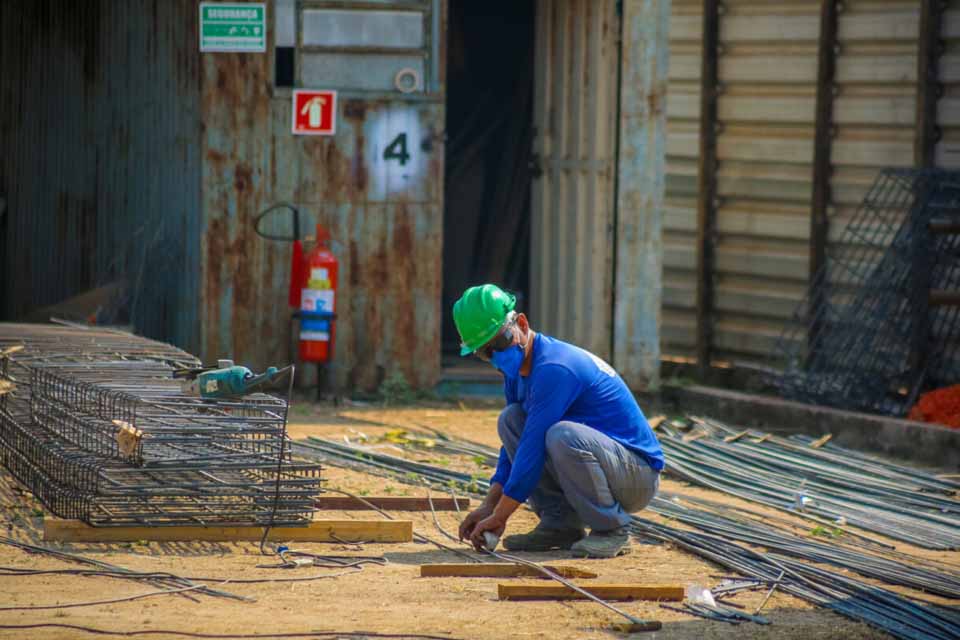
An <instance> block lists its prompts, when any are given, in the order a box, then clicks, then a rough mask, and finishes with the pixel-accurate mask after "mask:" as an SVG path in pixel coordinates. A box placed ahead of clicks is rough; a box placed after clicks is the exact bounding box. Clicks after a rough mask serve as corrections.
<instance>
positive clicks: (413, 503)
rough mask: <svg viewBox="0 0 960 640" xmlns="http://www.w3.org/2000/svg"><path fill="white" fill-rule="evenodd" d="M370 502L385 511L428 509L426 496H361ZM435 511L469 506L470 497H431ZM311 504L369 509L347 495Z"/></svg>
mask: <svg viewBox="0 0 960 640" xmlns="http://www.w3.org/2000/svg"><path fill="white" fill-rule="evenodd" d="M363 499H364V500H366V501H367V502H369V503H370V504H372V505H374V506H376V507H379V508H380V509H385V510H387V511H430V500H427V499H426V498H405V497H401V496H363ZM432 500H433V508H434V510H435V511H456V510H457V507H459V508H460V509H469V508H470V498H457V502H456V504H454V502H453V498H433V499H432ZM313 506H315V507H316V508H317V509H337V510H339V511H369V510H370V506H369V505H367V504H364V503H363V502H361V501H360V500H357V499H356V498H351V497H349V496H320V497H319V498H317V499H316V500H315V501H314V503H313Z"/></svg>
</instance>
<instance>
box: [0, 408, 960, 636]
mask: <svg viewBox="0 0 960 640" xmlns="http://www.w3.org/2000/svg"><path fill="white" fill-rule="evenodd" d="M496 414H497V411H496V409H495V407H494V406H493V405H480V406H478V405H476V404H473V405H471V407H466V406H463V407H460V406H455V405H450V404H436V405H433V406H420V407H417V408H406V409H385V408H383V407H370V406H367V407H361V406H349V407H340V408H339V409H334V408H332V407H323V406H303V405H301V406H300V407H295V410H294V415H293V416H292V421H293V424H292V425H291V433H292V435H293V436H294V437H295V438H303V437H306V436H308V435H322V436H325V437H338V438H342V437H343V436H347V437H349V438H351V439H353V440H356V439H358V438H362V437H363V436H366V438H367V441H368V442H373V443H379V444H377V446H382V447H383V448H384V449H385V450H386V451H387V452H389V453H394V454H398V455H401V454H403V453H402V452H400V451H398V450H395V449H392V448H391V447H392V445H390V443H389V442H384V441H382V437H383V435H384V434H385V433H386V432H387V431H389V430H391V429H396V428H406V429H419V430H424V429H426V428H430V429H437V430H440V431H443V432H445V433H449V434H451V435H456V436H460V437H463V438H467V439H470V440H474V441H477V442H484V443H487V444H490V445H496V444H497V440H496V433H495V418H496ZM361 434H363V435H362V436H361ZM407 455H412V457H419V458H421V459H432V460H434V461H436V460H441V461H442V462H441V463H445V464H448V465H449V466H451V468H459V469H463V470H471V469H472V470H473V471H475V472H478V473H479V472H482V473H483V474H484V475H487V474H488V471H486V470H481V469H480V467H479V465H477V463H476V462H474V461H472V460H469V459H462V458H457V457H456V456H441V455H440V454H437V453H434V452H431V451H425V452H418V453H413V454H409V453H408V454H407ZM326 478H327V481H328V486H330V487H332V488H342V489H345V490H348V491H352V492H356V493H360V494H364V495H424V494H425V492H424V490H423V489H421V488H417V487H412V486H409V485H406V484H402V483H400V482H397V481H392V480H386V479H383V478H377V477H374V476H370V475H367V474H363V473H359V472H356V471H351V470H346V469H338V468H329V469H328V470H327V472H326ZM662 489H663V490H664V491H671V492H680V493H686V494H689V495H697V496H702V497H709V498H710V499H713V500H716V501H721V502H727V503H729V504H732V505H733V504H735V505H739V506H748V507H750V508H753V509H755V510H757V511H759V512H765V513H770V514H773V515H777V516H778V517H784V516H783V514H778V513H777V514H774V512H770V511H766V510H764V509H763V508H760V507H757V506H753V505H749V504H748V503H745V502H742V501H738V500H732V499H729V498H726V497H724V496H722V495H721V494H718V493H715V492H711V491H705V490H700V489H696V488H691V487H687V486H685V485H683V484H681V483H678V482H674V481H669V480H668V481H664V482H663V486H662ZM40 513H41V512H40V510H39V509H38V508H37V505H36V503H35V502H34V501H33V499H32V498H31V497H30V496H29V495H25V494H23V493H22V492H19V491H18V490H17V487H16V486H15V484H14V483H13V482H12V480H11V479H10V478H9V476H7V475H4V474H0V524H3V525H4V526H5V529H6V535H8V536H11V537H14V538H16V539H19V540H23V541H29V542H35V543H38V544H43V542H42V536H41V530H42V516H41V515H40ZM392 515H394V516H396V517H398V518H402V519H411V520H413V522H414V529H415V530H416V531H417V532H419V533H421V534H423V535H425V536H427V537H429V538H431V539H434V540H438V541H443V542H445V543H449V541H448V540H446V539H445V538H443V536H442V534H441V533H440V532H439V531H438V530H437V528H436V526H435V525H434V523H433V521H432V519H431V516H430V514H429V513H426V514H412V513H400V512H396V513H394V514H392ZM320 517H327V518H336V519H339V518H352V519H369V518H378V517H380V516H378V515H376V514H368V513H363V512H332V511H331V512H325V513H323V514H322V515H321V516H320ZM651 517H653V516H651ZM786 517H789V516H786ZM439 518H440V523H441V525H442V526H443V527H444V528H445V529H446V530H447V531H451V532H452V531H455V530H456V527H457V522H458V517H457V515H456V514H455V513H442V514H440V516H439ZM535 521H536V518H535V516H534V515H533V514H532V513H530V512H528V511H526V510H522V511H521V512H518V514H517V515H516V517H514V518H513V519H512V520H511V522H510V531H513V532H517V531H524V530H526V529H528V528H530V527H532V526H533V525H534V524H535ZM797 525H798V531H803V530H809V528H810V525H809V524H806V523H803V522H802V521H798V522H797ZM50 546H56V547H57V548H61V549H64V550H68V551H72V552H79V553H83V554H85V555H87V556H89V557H93V558H97V559H102V560H105V561H108V562H111V563H114V564H118V565H122V566H124V567H128V568H131V569H137V570H144V571H146V570H149V571H169V572H171V573H176V574H179V575H183V576H190V577H197V578H202V579H203V583H204V584H208V585H210V586H218V587H219V588H221V589H224V590H227V591H230V592H233V593H236V594H241V595H244V596H248V597H253V598H256V599H257V600H256V602H253V603H250V602H236V601H230V600H224V599H214V598H210V597H207V596H199V597H198V598H197V601H192V600H190V599H187V598H186V597H184V596H182V595H180V596H172V595H163V596H158V597H153V598H147V599H143V600H136V601H132V602H124V603H116V604H108V605H98V606H90V607H83V608H55V609H45V610H34V611H10V610H4V609H3V608H4V607H25V606H44V605H64V604H67V603H73V602H80V601H89V600H100V599H113V598H122V597H126V596H132V595H136V594H141V593H146V592H149V591H153V590H154V588H153V587H150V586H148V585H143V584H140V583H133V582H127V581H123V580H117V579H110V578H104V577H75V576H29V577H28V576H22V577H10V576H5V577H3V578H2V580H0V624H2V625H29V624H36V623H51V624H69V625H85V626H90V627H96V628H100V629H110V630H122V631H137V630H160V629H162V630H178V631H191V632H203V633H259V634H267V633H292V632H338V633H339V634H342V636H341V637H363V632H378V633H393V634H418V633H419V634H430V635H434V636H437V637H444V638H489V639H491V640H502V639H504V638H528V637H529V638H585V637H596V638H604V637H618V636H619V635H621V634H617V633H614V632H612V631H609V630H608V629H607V628H606V627H607V625H608V624H609V623H610V622H612V621H615V616H614V615H613V614H612V613H610V612H608V611H606V610H605V609H603V608H601V607H600V606H598V605H596V604H593V603H589V602H574V603H560V602H500V601H498V600H497V599H496V584H497V580H496V579H483V578H474V579H458V578H420V577H419V571H418V565H420V564H422V563H427V562H459V561H462V560H461V559H460V558H458V557H457V556H455V555H453V554H451V553H450V552H447V551H442V550H439V549H438V548H436V547H435V546H433V545H430V544H425V543H406V544H394V545H378V544H365V545H363V546H362V548H358V547H354V546H350V545H343V544H295V545H291V546H293V547H294V548H297V549H303V550H305V551H311V552H314V553H323V554H328V555H339V556H351V555H357V554H362V555H380V554H382V555H383V556H384V557H386V558H387V560H388V564H387V565H386V566H382V567H380V566H369V565H368V566H366V567H364V569H363V570H362V571H360V572H356V573H351V574H349V575H339V576H332V577H330V578H326V579H320V580H316V581H309V582H293V583H289V582H286V583H268V584H256V585H248V584H237V583H234V584H230V582H229V580H231V579H234V580H236V579H241V578H290V577H304V576H308V575H324V574H336V573H339V572H337V571H334V570H324V569H313V568H302V569H296V570H290V571H279V570H275V569H266V568H257V567H256V565H258V564H270V563H273V562H274V559H273V558H265V557H262V556H260V555H259V551H258V548H257V546H256V545H254V544H245V543H241V544H208V543H206V544H192V543H191V544H159V543H146V544H125V545H117V544H114V545H98V544H61V545H55V544H52V543H51V544H50ZM897 546H898V548H899V549H901V550H905V551H908V552H911V553H916V554H917V555H921V556H924V557H928V558H934V559H938V560H941V561H944V562H950V563H954V564H960V553H931V552H924V551H922V550H917V549H911V548H909V547H907V546H905V545H899V544H898V545H897ZM526 555H527V556H528V557H530V558H531V559H536V560H538V561H539V560H548V559H549V560H557V559H563V562H564V563H565V564H572V565H574V566H581V567H585V568H590V569H591V570H593V571H596V572H598V573H599V574H600V580H602V581H604V582H627V581H631V582H644V583H680V584H683V585H687V584H702V585H706V586H710V585H715V584H717V583H718V582H719V579H718V578H717V577H716V576H718V575H721V574H727V573H728V572H727V571H725V570H723V569H722V568H720V567H718V566H716V565H713V564H711V563H708V562H704V561H702V560H700V559H699V558H697V557H695V556H692V555H690V554H687V553H685V552H682V551H679V550H677V549H673V548H671V547H670V546H668V545H643V544H635V545H634V550H633V553H632V554H630V555H628V556H623V557H621V558H617V559H613V560H574V559H569V558H568V557H567V554H565V553H559V552H558V553H550V554H526ZM0 566H6V567H20V568H26V567H30V568H66V567H72V566H76V565H71V564H68V563H66V562H61V561H58V560H53V559H49V558H44V557H35V556H31V555H28V554H26V553H24V552H22V551H20V550H17V549H14V548H12V547H9V546H5V545H4V546H0ZM763 596H764V594H763V593H762V592H747V593H742V594H740V595H738V596H736V597H735V598H733V599H732V601H733V602H734V603H736V604H740V605H743V606H745V607H746V608H747V609H748V610H752V609H753V608H755V607H756V606H757V605H758V604H759V603H760V601H761V600H762V598H763ZM953 604H956V603H953ZM621 606H622V608H623V609H625V610H626V611H628V612H630V613H631V614H634V615H636V616H638V617H641V618H645V619H656V620H660V621H662V622H663V624H664V628H663V630H662V631H660V632H658V633H657V634H656V635H655V636H650V637H656V638H678V639H681V638H682V639H691V640H693V639H696V640H707V639H710V638H726V637H734V636H736V637H745V638H798V639H799V638H852V639H858V638H881V637H887V636H885V635H884V634H882V633H879V632H877V631H875V630H873V629H870V628H869V627H867V626H865V625H862V624H858V623H854V622H852V621H849V620H847V619H845V618H842V617H840V616H838V615H835V614H832V613H830V612H828V611H825V610H823V609H817V608H813V607H811V606H810V605H808V604H807V603H805V602H803V601H802V600H799V599H796V598H793V597H791V596H788V595H785V594H781V593H775V594H774V595H773V597H772V598H771V599H770V601H769V602H768V603H767V605H766V607H765V609H764V614H765V615H766V616H767V617H769V618H770V620H771V621H772V623H773V624H772V625H770V626H766V627H764V626H758V625H755V624H749V623H745V624H741V625H739V626H736V627H735V626H731V625H727V624H723V623H719V622H712V621H706V620H702V619H699V618H695V617H692V616H688V615H685V614H682V613H678V612H675V611H670V610H666V609H662V608H660V607H659V605H658V604H657V603H653V602H634V603H623V604H622V605H621ZM27 637H29V638H75V637H93V636H90V635H88V634H84V633H82V632H79V631H76V630H69V629H56V628H43V629H34V630H30V631H25V630H3V629H0V638H27ZM157 637H163V638H166V637H175V636H170V635H166V634H164V635H160V636H157ZM637 637H640V636H637Z"/></svg>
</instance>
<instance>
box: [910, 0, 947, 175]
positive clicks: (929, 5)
mask: <svg viewBox="0 0 960 640" xmlns="http://www.w3.org/2000/svg"><path fill="white" fill-rule="evenodd" d="M920 7H921V9H920V34H919V38H918V44H917V47H918V48H917V112H916V117H917V126H916V129H915V130H914V131H915V138H914V147H913V154H914V165H915V166H917V167H922V168H926V169H929V168H931V167H933V166H934V165H935V160H934V158H935V151H936V146H937V139H938V138H939V136H940V134H939V131H938V128H937V99H938V97H939V93H940V88H941V87H940V84H939V82H938V79H937V78H938V76H939V70H938V67H939V58H940V55H941V42H940V31H941V29H942V26H943V6H942V3H941V2H939V1H938V0H923V1H922V2H921V3H920Z"/></svg>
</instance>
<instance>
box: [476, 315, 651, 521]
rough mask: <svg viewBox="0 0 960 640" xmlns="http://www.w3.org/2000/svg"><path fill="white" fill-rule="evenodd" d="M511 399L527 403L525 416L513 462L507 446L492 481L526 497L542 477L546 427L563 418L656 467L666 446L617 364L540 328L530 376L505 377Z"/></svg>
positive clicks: (513, 494) (510, 493) (513, 495)
mask: <svg viewBox="0 0 960 640" xmlns="http://www.w3.org/2000/svg"><path fill="white" fill-rule="evenodd" d="M503 390H504V395H505V396H506V400H507V404H512V403H515V402H521V403H523V408H524V411H525V412H526V414H527V421H526V423H525V424H524V427H523V433H522V434H521V436H520V444H519V445H518V447H517V452H516V455H515V456H514V459H513V463H511V462H510V458H509V457H507V453H506V451H505V450H504V448H503V447H501V448H500V457H499V459H498V461H497V469H496V472H495V473H494V474H493V477H492V478H491V480H490V482H491V484H492V483H494V482H498V483H500V484H501V485H503V493H504V494H506V495H507V496H509V497H511V498H513V499H514V500H516V501H518V502H524V501H526V499H527V498H528V497H530V494H531V493H532V492H533V490H534V489H535V488H536V486H537V483H538V482H539V481H540V475H541V474H542V473H543V465H544V461H545V457H546V437H547V430H548V429H549V428H550V427H552V426H553V425H554V424H556V423H557V422H560V421H561V420H569V421H571V422H578V423H580V424H584V425H587V426H588V427H592V428H594V429H596V430H597V431H599V432H601V433H603V434H605V435H607V436H609V437H610V438H612V439H613V440H616V441H617V442H619V443H620V444H622V445H623V446H625V447H626V448H628V449H630V450H631V451H634V452H636V453H637V454H638V455H640V456H641V457H642V458H643V459H644V460H646V461H647V463H648V464H649V465H650V466H651V467H652V468H653V469H656V470H657V471H660V470H661V469H663V451H662V450H661V449H660V443H659V442H657V437H656V436H655V435H654V433H653V430H652V429H651V428H650V425H649V424H648V423H647V419H646V418H645V417H644V415H643V412H642V411H641V410H640V407H639V405H637V401H636V400H635V399H634V397H633V394H632V393H630V390H629V389H628V388H627V385H626V384H625V383H624V382H623V379H622V378H621V377H620V376H619V375H617V372H616V371H614V370H613V368H612V367H611V366H610V365H609V364H607V363H606V362H604V361H603V360H601V359H600V358H598V357H597V356H595V355H593V354H592V353H590V352H588V351H585V350H583V349H581V348H579V347H575V346H574V345H572V344H568V343H566V342H563V341H561V340H557V339H556V338H551V337H549V336H545V335H543V334H542V333H538V334H537V335H536V337H535V338H534V341H533V365H532V367H531V369H530V375H529V376H528V377H523V376H517V377H515V378H513V377H509V376H506V377H505V378H504V383H503Z"/></svg>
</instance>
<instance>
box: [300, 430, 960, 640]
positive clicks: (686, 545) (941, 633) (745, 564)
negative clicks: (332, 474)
mask: <svg viewBox="0 0 960 640" xmlns="http://www.w3.org/2000/svg"><path fill="white" fill-rule="evenodd" d="M697 422H698V423H699V424H698V428H699V429H700V431H699V432H698V433H694V434H691V433H689V432H688V433H686V434H684V435H681V434H679V433H675V432H673V431H671V428H669V427H668V428H666V430H665V432H663V433H661V436H660V440H661V443H662V444H664V449H665V450H668V451H669V447H670V443H672V442H673V441H675V440H680V441H682V439H683V438H684V437H687V438H688V439H689V440H690V443H694V442H701V441H703V440H705V439H706V440H718V441H719V442H721V443H723V444H724V445H726V446H728V447H730V448H733V447H736V446H737V445H738V443H740V442H741V441H742V440H744V439H748V443H749V444H768V443H772V444H771V455H770V459H771V460H776V459H777V458H778V457H780V458H784V457H786V458H789V457H790V456H794V458H795V459H794V460H793V462H794V464H795V465H796V466H798V467H805V468H806V469H808V470H811V469H812V470H814V471H817V472H819V474H820V475H822V476H824V477H830V476H835V477H844V476H845V475H846V471H848V470H849V469H850V468H859V469H861V470H864V476H863V483H862V484H863V487H864V488H869V486H870V485H871V483H872V482H873V480H874V479H875V478H877V479H885V481H886V484H888V485H895V484H897V483H899V482H901V481H903V482H904V484H903V485H902V488H903V493H910V492H913V493H916V494H917V495H918V496H921V497H923V498H925V497H929V496H945V495H946V494H948V493H950V492H951V491H953V490H954V489H955V488H956V486H955V485H954V484H952V483H949V482H947V481H942V480H940V479H938V478H936V477H935V476H932V475H930V474H926V473H924V472H922V471H918V470H914V469H909V468H907V467H902V466H899V465H896V464H892V463H889V462H886V461H884V460H880V459H877V458H874V457H871V456H868V455H865V454H861V453H858V452H854V451H849V450H847V449H843V448H841V447H836V446H833V445H830V446H822V447H821V448H812V447H810V446H809V445H810V442H809V440H808V439H804V438H798V439H796V440H794V439H787V438H778V437H776V436H771V435H770V434H763V433H758V432H743V431H734V430H732V429H730V428H728V427H725V426H723V425H720V424H719V423H718V424H715V425H711V424H710V423H709V422H707V421H704V420H700V419H698V421H697ZM663 429H664V427H661V430H663ZM704 431H707V432H706V433H704ZM691 436H695V437H696V439H692V438H691ZM724 438H730V439H731V440H730V441H729V442H724ZM753 440H762V442H761V443H756V442H753ZM445 445H448V446H449V448H450V449H453V450H457V449H460V450H462V451H471V452H473V451H479V452H480V453H482V454H485V455H487V456H489V455H492V454H494V453H495V451H494V450H493V449H491V448H489V447H484V446H483V445H478V444H476V443H462V442H459V441H454V440H450V439H447V440H446V441H445ZM461 445H463V446H461ZM294 446H295V448H296V449H297V450H298V452H300V453H301V454H302V455H304V456H314V457H315V458H317V459H320V460H323V461H325V462H327V463H328V464H335V465H339V466H345V467H348V468H354V469H363V470H365V471H367V472H370V473H374V474H378V475H383V476H387V477H391V478H393V479H395V480H397V481H399V482H405V483H410V484H418V485H423V484H428V485H432V486H434V487H437V488H456V489H458V490H461V491H466V492H470V493H474V494H478V495H480V494H483V493H485V492H486V490H487V489H488V487H489V483H488V482H487V481H486V480H485V479H478V478H476V477H475V476H472V475H471V474H468V473H464V472H459V471H454V470H452V469H449V468H444V467H439V466H435V465H432V464H428V463H424V462H416V461H412V460H408V459H405V458H402V457H399V456H394V455H390V454H385V453H382V452H378V451H374V450H372V449H370V448H366V447H359V446H355V445H351V444H349V443H340V442H332V441H327V440H323V439H320V438H308V439H307V440H305V441H299V442H296V443H295V444H294ZM778 449H779V451H778ZM786 452H789V453H786ZM694 455H696V450H694ZM709 455H710V454H706V455H704V457H703V458H702V459H700V458H697V459H696V464H700V463H701V462H702V463H704V464H709V462H710V458H709ZM667 460H668V467H667V472H668V473H671V472H673V468H674V467H673V458H672V455H671V454H670V453H667ZM755 462H756V460H751V459H750V458H747V457H745V458H744V460H743V464H744V465H745V468H746V469H747V470H748V472H749V471H750V470H751V469H753V467H752V466H751V465H753V464H755ZM723 471H725V468H721V469H720V471H719V472H718V473H723ZM681 477H682V474H681ZM905 479H909V481H906V480H905ZM697 484H704V485H705V486H711V485H710V484H706V483H704V482H697ZM715 488H719V489H721V490H725V489H724V488H723V487H722V486H719V485H718V486H717V487H715ZM727 492H728V493H732V492H730V491H727ZM736 495H739V494H736ZM899 496H900V498H901V499H904V496H903V495H902V493H901V494H899ZM793 503H794V501H793V500H792V499H789V500H788V499H784V500H783V505H785V510H788V511H793V513H795V514H796V515H807V514H804V513H803V512H801V511H794V510H793V509H791V508H790V506H789V505H791V504H793ZM807 504H809V503H807ZM948 504H951V505H955V504H956V503H955V502H952V501H948ZM928 506H929V505H928ZM648 509H649V510H650V511H651V512H654V513H657V514H659V515H662V516H665V517H668V518H670V519H671V520H673V521H676V522H680V523H682V524H684V525H686V526H689V527H693V528H695V529H697V530H695V531H691V530H685V529H680V528H676V527H672V526H668V525H665V524H660V523H656V522H652V521H650V520H647V519H645V518H640V517H636V516H635V517H634V518H633V523H632V524H631V530H632V532H633V533H634V535H636V536H637V537H639V538H641V539H643V540H647V541H649V540H651V539H652V540H655V541H660V542H670V543H672V544H674V545H676V546H677V547H679V548H681V549H684V550H686V551H688V552H690V553H693V554H695V555H698V556H700V557H702V558H705V559H708V560H710V561H712V562H716V563H718V564H720V565H722V566H724V567H726V568H729V569H731V570H734V571H737V572H739V573H741V574H742V575H745V576H749V577H751V578H753V579H755V581H756V584H766V585H769V584H776V585H777V587H778V588H780V589H781V590H783V591H784V592H787V593H790V594H792V595H795V596H797V597H800V598H802V599H804V600H807V601H809V602H812V603H814V604H817V605H820V606H823V607H826V608H829V609H832V610H834V611H836V612H837V613H840V614H841V615H844V616H847V617H849V618H852V619H854V620H859V621H862V622H865V623H867V624H869V625H871V626H873V627H876V628H879V629H882V630H884V631H886V632H888V633H890V634H891V635H893V636H894V637H897V638H904V639H910V640H941V639H946V638H954V637H958V636H960V615H958V614H957V613H956V612H955V611H953V610H951V609H949V608H946V607H942V606H938V605H936V604H931V603H930V602H927V601H925V600H923V599H921V598H919V597H917V596H908V595H904V594H902V593H896V592H894V591H891V590H888V589H883V588H880V587H877V586H874V585H871V584H869V583H867V582H864V581H863V580H859V579H856V578H854V577H850V576H848V575H844V574H843V573H840V572H838V571H834V570H830V569H827V568H824V567H825V566H833V567H837V568H838V569H840V570H843V571H852V572H854V573H857V574H859V575H861V576H864V577H867V578H871V579H875V580H879V581H881V582H884V583H887V584H891V585H899V586H903V587H909V588H912V589H915V590H917V591H919V592H925V593H929V594H933V595H937V596H942V597H946V598H957V597H958V596H960V570H958V568H957V567H952V566H950V565H947V564H945V563H943V562H934V561H927V560H924V559H922V558H919V557H917V556H914V555H911V554H907V553H903V552H900V551H897V550H895V549H893V548H892V547H891V546H890V545H888V544H886V543H884V542H883V541H882V540H875V539H871V538H866V537H864V536H861V535H859V534H856V533H854V532H852V531H850V530H848V529H847V528H846V527H845V525H844V526H840V525H839V524H838V525H836V527H829V526H825V527H820V531H822V534H823V535H824V536H826V537H824V538H821V539H812V538H811V537H810V535H811V534H810V532H809V531H805V530H803V529H802V528H800V527H798V525H797V523H795V522H793V521H790V520H786V519H778V518H777V517H772V516H770V515H769V514H765V513H760V512H755V511H751V510H748V509H744V508H739V507H733V506H731V505H728V504H723V505H720V504H716V503H712V502H710V501H709V500H705V499H702V498H694V497H691V496H686V495H680V496H675V495H661V496H658V497H656V498H655V499H654V500H653V502H651V504H650V505H649V507H648ZM877 511H878V512H882V511H883V508H882V507H878V508H877ZM824 522H827V523H830V522H833V521H832V520H824ZM865 528H869V527H865ZM814 530H815V531H816V530H817V527H815V528H814ZM882 532H883V533H884V534H886V535H889V534H890V533H892V532H891V531H889V530H886V529H884V530H883V531H882ZM926 542H928V545H926V546H932V543H934V542H935V541H932V540H930V541H926Z"/></svg>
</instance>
